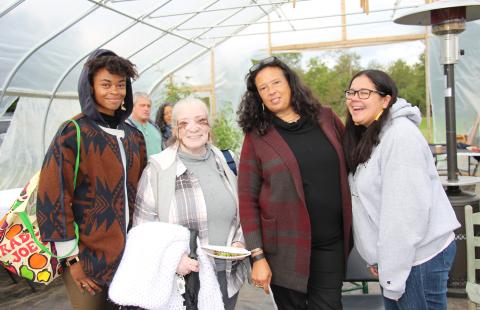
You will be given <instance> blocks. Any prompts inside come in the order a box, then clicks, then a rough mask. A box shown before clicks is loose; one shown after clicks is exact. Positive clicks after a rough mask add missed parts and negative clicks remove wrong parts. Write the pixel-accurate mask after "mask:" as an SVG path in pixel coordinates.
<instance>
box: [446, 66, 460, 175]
mask: <svg viewBox="0 0 480 310" xmlns="http://www.w3.org/2000/svg"><path fill="white" fill-rule="evenodd" d="M443 69H444V74H445V81H446V88H445V122H446V133H447V169H448V181H449V182H455V181H458V177H457V170H458V169H457V126H456V122H455V119H456V118H455V73H454V64H445V65H443Z"/></svg>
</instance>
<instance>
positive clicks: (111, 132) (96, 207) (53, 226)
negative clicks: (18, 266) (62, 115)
mask: <svg viewBox="0 0 480 310" xmlns="http://www.w3.org/2000/svg"><path fill="white" fill-rule="evenodd" d="M136 76H137V72H136V70H135V67H134V65H133V64H132V63H131V62H130V61H128V60H127V59H124V58H121V57H119V56H117V55H116V54H115V53H113V52H111V51H108V50H97V51H94V52H93V53H92V54H91V55H90V57H89V59H88V61H87V63H86V64H85V65H84V67H83V71H82V73H81V75H80V79H79V82H78V94H79V99H80V105H81V109H82V112H81V113H80V114H79V115H77V116H75V117H73V119H75V120H76V121H77V123H78V124H79V125H80V130H81V145H80V167H79V171H78V176H77V182H76V188H75V190H74V184H73V183H74V181H73V180H74V165H75V156H76V153H77V138H76V129H75V126H74V124H72V123H66V124H63V125H62V126H61V127H60V129H59V130H58V132H57V134H56V135H55V137H54V138H53V141H52V143H51V145H50V148H49V149H48V152H47V154H46V156H45V159H44V162H43V166H42V170H41V174H40V181H39V186H38V198H37V199H38V201H37V218H38V222H39V228H40V231H41V235H42V239H43V240H44V241H47V242H55V246H56V249H57V254H58V255H60V256H61V255H66V254H68V253H69V252H70V250H71V249H72V248H73V247H74V245H75V232H74V222H75V223H76V224H77V225H78V227H79V236H80V237H79V243H78V248H77V249H76V250H75V251H74V253H73V254H72V255H71V256H70V257H68V258H67V259H65V262H68V264H66V266H65V270H64V274H63V280H64V283H65V286H66V288H67V291H68V294H69V298H70V302H71V304H72V307H73V309H109V308H112V307H113V305H112V304H111V302H109V301H107V291H108V290H107V287H108V285H109V283H110V282H111V280H112V278H113V275H114V273H115V271H116V269H117V267H118V264H119V262H120V259H121V257H122V254H123V251H124V246H125V241H126V234H127V230H128V228H129V226H130V223H131V219H132V217H133V210H134V204H135V196H136V189H137V184H138V181H139V179H140V176H141V174H142V171H143V168H144V167H145V165H146V162H147V157H146V147H145V142H144V139H143V136H142V134H141V133H140V131H138V130H137V129H136V128H134V127H132V126H130V125H127V124H126V123H125V120H126V119H127V117H128V116H129V115H130V113H131V111H132V108H133V100H132V86H131V79H133V78H135V77H136ZM85 291H86V292H88V293H89V294H84V293H85Z"/></svg>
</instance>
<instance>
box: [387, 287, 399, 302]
mask: <svg viewBox="0 0 480 310" xmlns="http://www.w3.org/2000/svg"><path fill="white" fill-rule="evenodd" d="M402 295H403V292H396V291H390V290H386V289H383V296H385V297H386V298H388V299H392V300H396V301H398V300H399V299H400V298H401V297H402Z"/></svg>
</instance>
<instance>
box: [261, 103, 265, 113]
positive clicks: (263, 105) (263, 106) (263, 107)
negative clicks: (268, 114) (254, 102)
mask: <svg viewBox="0 0 480 310" xmlns="http://www.w3.org/2000/svg"><path fill="white" fill-rule="evenodd" d="M262 111H263V112H265V104H263V102H262Z"/></svg>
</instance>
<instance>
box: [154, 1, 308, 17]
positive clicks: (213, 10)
mask: <svg viewBox="0 0 480 310" xmlns="http://www.w3.org/2000/svg"><path fill="white" fill-rule="evenodd" d="M307 1H312V0H298V2H307ZM288 3H289V1H288V0H287V1H281V2H270V3H258V4H256V3H255V4H248V5H242V6H232V7H226V8H218V9H208V10H204V11H198V10H197V11H190V12H180V13H173V14H165V15H157V16H151V17H150V18H164V17H173V16H179V15H188V14H195V13H207V12H219V11H228V10H237V9H241V10H243V9H246V8H252V7H260V8H261V7H264V6H274V5H277V4H280V5H283V4H288Z"/></svg>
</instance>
